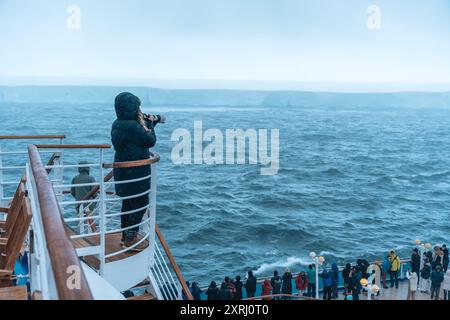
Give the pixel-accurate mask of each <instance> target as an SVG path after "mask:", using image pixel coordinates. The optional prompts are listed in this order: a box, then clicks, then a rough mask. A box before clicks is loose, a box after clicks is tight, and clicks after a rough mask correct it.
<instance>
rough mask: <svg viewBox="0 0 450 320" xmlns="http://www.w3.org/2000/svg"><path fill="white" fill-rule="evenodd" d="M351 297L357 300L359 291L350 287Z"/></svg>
mask: <svg viewBox="0 0 450 320" xmlns="http://www.w3.org/2000/svg"><path fill="white" fill-rule="evenodd" d="M352 297H353V300H359V291H358V290H355V289H352Z"/></svg>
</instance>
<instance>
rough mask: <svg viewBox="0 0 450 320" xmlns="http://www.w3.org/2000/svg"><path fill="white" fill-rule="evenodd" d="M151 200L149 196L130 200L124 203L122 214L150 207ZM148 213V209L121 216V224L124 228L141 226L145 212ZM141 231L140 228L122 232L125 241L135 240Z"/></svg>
mask: <svg viewBox="0 0 450 320" xmlns="http://www.w3.org/2000/svg"><path fill="white" fill-rule="evenodd" d="M148 204H149V199H148V195H143V196H140V197H137V198H134V199H128V200H123V201H122V212H128V211H132V210H136V209H139V208H142V207H145V206H148ZM146 211H147V208H144V209H142V210H139V211H137V212H134V213H129V214H125V215H122V216H120V222H121V226H122V228H127V227H130V226H133V225H135V224H139V223H140V222H141V221H142V217H143V216H144V214H145V212H146ZM138 231H139V227H134V228H131V229H127V230H125V231H123V232H122V234H123V237H124V240H128V241H130V240H133V239H134V237H135V236H136V234H137V232H138Z"/></svg>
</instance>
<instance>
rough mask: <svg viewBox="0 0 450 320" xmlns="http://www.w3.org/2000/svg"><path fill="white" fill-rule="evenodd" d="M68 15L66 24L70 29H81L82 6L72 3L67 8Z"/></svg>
mask: <svg viewBox="0 0 450 320" xmlns="http://www.w3.org/2000/svg"><path fill="white" fill-rule="evenodd" d="M66 12H67V14H68V15H69V16H68V17H67V21H66V26H67V29H69V30H80V29H81V8H80V7H79V6H77V5H71V6H68V7H67V10H66Z"/></svg>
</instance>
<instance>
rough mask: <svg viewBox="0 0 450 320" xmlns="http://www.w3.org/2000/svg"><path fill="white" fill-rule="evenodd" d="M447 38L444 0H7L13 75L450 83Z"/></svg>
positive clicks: (3, 27) (2, 11)
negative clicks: (72, 22)
mask: <svg viewBox="0 0 450 320" xmlns="http://www.w3.org/2000/svg"><path fill="white" fill-rule="evenodd" d="M372 4H375V5H377V6H378V7H379V8H380V10H381V20H380V21H381V29H379V30H370V29H369V28H368V27H367V19H368V18H369V14H368V13H367V8H368V7H369V6H370V5H372ZM69 5H78V6H79V8H80V9H81V20H80V21H81V25H80V26H81V28H80V29H79V30H71V29H69V28H68V27H67V19H68V17H69V14H68V13H67V12H66V10H67V7H68V6H69ZM449 39H450V1H449V0H427V1H423V0H395V1H393V0H371V1H366V0H341V1H336V0H127V1H124V0H72V1H65V0H39V1H36V0H0V78H3V79H6V80H7V79H13V78H21V77H23V78H30V77H39V78H42V77H64V78H72V77H73V78H78V79H79V78H103V79H109V81H112V82H114V81H117V82H121V81H125V79H200V80H206V79H219V80H241V81H246V80H264V81H303V82H311V81H324V82H382V83H386V82H394V83H396V82H403V83H404V82H417V83H450V41H449ZM138 82H139V81H138Z"/></svg>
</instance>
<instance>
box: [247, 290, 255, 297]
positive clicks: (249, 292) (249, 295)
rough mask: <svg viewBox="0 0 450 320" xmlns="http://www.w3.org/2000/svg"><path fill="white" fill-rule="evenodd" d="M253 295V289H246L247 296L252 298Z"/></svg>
mask: <svg viewBox="0 0 450 320" xmlns="http://www.w3.org/2000/svg"><path fill="white" fill-rule="evenodd" d="M254 297H255V291H251V290H247V298H254Z"/></svg>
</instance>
